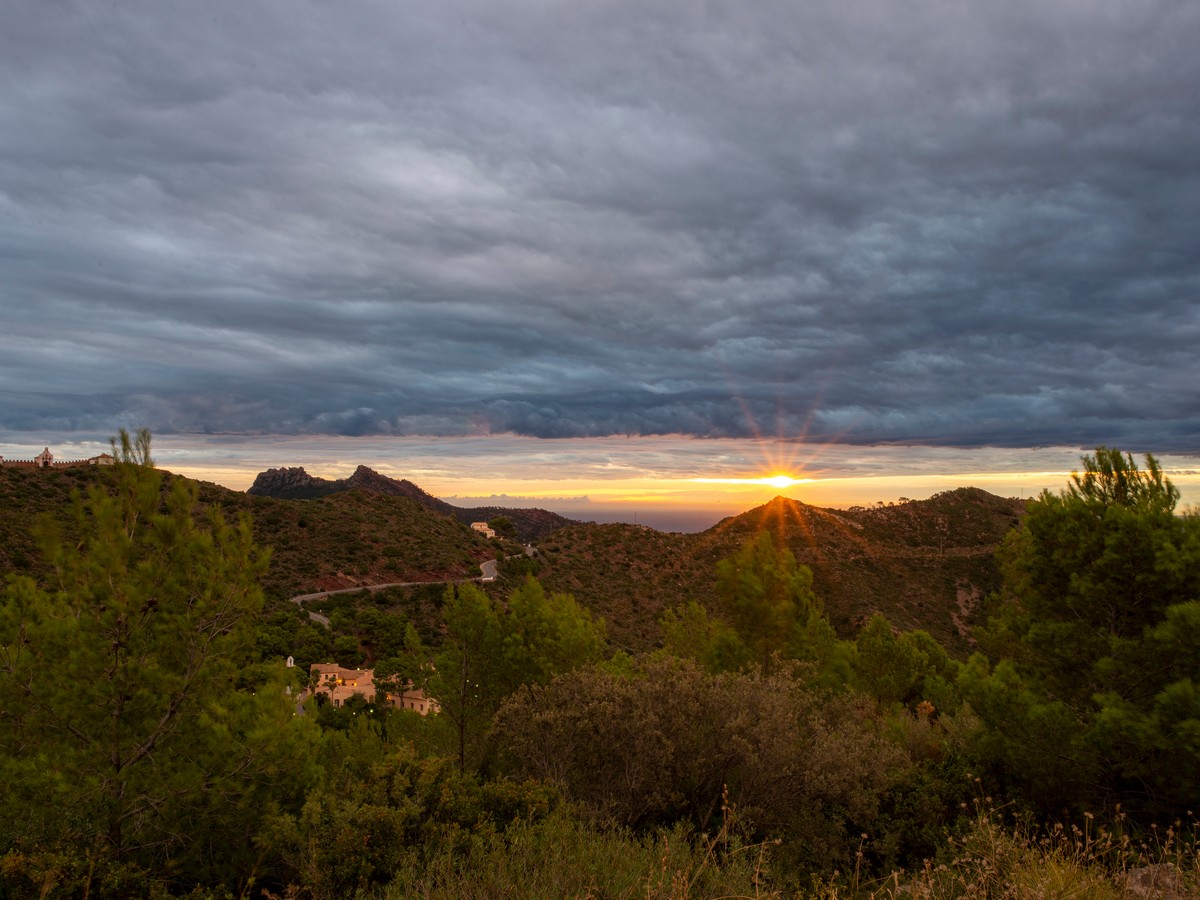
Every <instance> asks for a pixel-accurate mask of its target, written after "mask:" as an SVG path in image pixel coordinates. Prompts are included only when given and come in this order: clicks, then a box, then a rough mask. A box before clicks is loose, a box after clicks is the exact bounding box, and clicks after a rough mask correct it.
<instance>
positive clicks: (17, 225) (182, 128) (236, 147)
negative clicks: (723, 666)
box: [0, 0, 1200, 486]
mask: <svg viewBox="0 0 1200 900" xmlns="http://www.w3.org/2000/svg"><path fill="white" fill-rule="evenodd" d="M1198 46H1200V4H1197V3H1195V2H1190V0H1179V2H1169V0H1146V2H1142V3H1128V2H1124V0H1121V2H1115V0H1011V2H1005V3H993V2H983V0H978V2H975V0H968V2H949V0H909V2H905V3H902V4H901V3H895V2H886V0H805V2H796V0H756V2H752V3H715V2H705V0H655V2H653V3H646V2H644V0H439V2H437V3H413V2H407V0H362V2H360V0H348V2H344V3H329V2H327V0H320V2H315V0H314V2H308V0H286V2H283V0H278V2H275V0H256V2H253V3H246V2H244V0H236V2H234V0H206V2H204V3H178V2H162V0H153V2H151V0H146V2H140V0H123V2H121V3H119V4H108V5H98V4H95V3H74V2H64V0H45V2H40V3H19V4H14V5H12V8H9V9H8V10H7V11H6V14H5V23H4V27H3V28H2V29H0V439H2V440H0V443H3V444H4V446H9V447H16V448H20V447H24V446H26V445H27V446H29V447H33V449H34V451H36V450H37V449H40V447H41V445H42V444H45V443H46V442H47V441H49V440H52V439H58V440H67V439H70V437H71V436H76V437H78V438H79V439H80V440H90V439H93V438H95V437H103V436H105V435H108V434H111V433H112V432H113V431H114V429H116V428H117V427H121V426H126V427H131V428H133V427H138V426H141V425H147V426H149V427H150V428H151V429H152V430H154V432H155V433H156V435H158V436H160V437H162V438H170V440H171V441H173V442H174V444H173V446H178V447H180V448H184V447H186V446H195V447H207V448H214V447H218V446H220V444H219V442H213V441H208V440H206V439H202V437H203V436H204V435H206V434H212V435H234V436H266V435H281V436H289V437H290V438H291V441H290V442H287V444H286V446H287V447H289V448H292V449H293V450H296V452H297V453H298V454H299V455H303V448H304V447H305V446H308V447H327V446H328V444H327V443H324V442H325V440H326V438H333V437H337V436H342V437H346V438H354V439H356V440H361V439H371V440H377V439H382V438H386V437H393V438H397V439H401V438H409V437H412V436H437V437H441V438H445V439H451V438H454V439H458V441H453V440H447V441H446V442H445V444H444V446H445V447H450V448H452V447H462V446H466V445H464V444H462V443H461V441H462V440H467V441H471V440H475V439H477V438H480V437H483V436H488V435H491V436H504V438H505V441H508V443H504V444H503V447H505V448H508V449H507V450H505V452H514V453H517V454H518V455H522V454H524V455H525V456H528V455H529V454H530V453H531V452H532V451H530V450H529V449H528V448H529V447H531V446H540V445H539V444H538V441H539V440H540V439H547V438H553V439H568V438H570V439H588V441H581V442H580V443H579V444H578V446H579V447H591V448H599V449H596V450H595V453H596V454H597V455H596V456H595V457H594V458H593V464H596V465H603V460H605V459H609V460H611V458H612V454H613V452H615V451H614V447H615V445H614V443H613V436H623V437H622V440H623V441H624V443H623V444H622V445H621V446H622V447H624V448H625V450H626V451H628V450H629V449H630V448H636V447H637V446H638V441H637V440H635V438H639V437H640V438H644V439H646V438H654V437H655V436H683V437H682V438H681V440H682V439H683V438H689V439H695V438H704V439H709V440H713V441H717V442H718V443H719V442H720V441H727V440H746V439H751V440H752V439H755V438H758V437H763V436H766V437H771V438H783V439H785V440H787V441H795V440H799V439H803V441H805V442H806V443H807V444H808V445H811V446H824V447H839V448H841V447H851V448H854V447H857V448H862V449H863V452H866V451H867V450H868V449H869V448H873V447H879V446H881V445H886V446H890V447H897V446H899V447H903V448H911V452H912V453H913V454H916V455H917V456H920V457H921V458H923V459H926V458H928V459H938V458H940V457H938V455H937V453H938V452H941V451H942V450H948V451H958V450H976V451H978V453H980V454H982V455H981V456H980V457H979V459H980V460H983V459H985V458H986V459H992V458H993V457H988V456H987V454H988V453H992V454H994V453H1000V452H1002V451H1003V452H1006V453H1014V452H1021V451H1032V450H1033V449H1035V448H1047V447H1057V448H1064V447H1065V448H1072V452H1074V449H1077V448H1079V447H1089V446H1095V445H1097V444H1101V443H1104V444H1109V445H1117V446H1121V447H1123V448H1126V449H1129V450H1133V451H1146V450H1149V451H1155V452H1158V453H1167V454H1170V453H1175V454H1180V455H1181V456H1182V457H1185V458H1191V457H1193V456H1195V455H1196V454H1197V453H1200V362H1198V361H1197V360H1198V359H1200V356H1198V354H1197V352H1196V351H1197V346H1198V339H1200V90H1198V88H1197V86H1198V85H1200V53H1197V51H1196V48H1197V47H1198ZM64 436H65V437H64ZM188 436H194V440H193V442H192V444H191V445H188V444H187V437H188ZM510 437H511V438H512V440H511V441H509V438H510ZM306 439H307V440H309V441H310V443H309V444H304V443H303V441H304V440H306ZM718 443H714V444H708V445H705V446H710V447H714V448H716V447H718ZM550 444H552V445H553V446H556V447H559V448H561V447H562V442H561V441H558V442H550ZM34 445H37V446H34ZM510 445H511V446H518V447H519V448H524V449H518V450H515V451H514V450H512V449H511V446H510ZM273 446H274V447H275V448H276V449H279V448H281V447H283V446H284V445H283V444H274V445H273ZM346 446H354V445H353V444H350V445H346ZM372 446H374V445H372ZM396 446H397V447H404V446H406V445H404V444H403V443H399V444H397V445H396ZM661 446H663V445H662V442H661V441H656V442H655V443H654V448H656V451H655V452H657V448H659V447H661ZM688 446H695V445H694V443H691V444H688ZM724 446H725V445H724V444H720V447H724ZM500 447H501V444H495V445H493V450H492V451H488V452H499V450H498V449H497V448H500ZM606 448H607V449H606ZM929 448H941V450H936V452H935V451H931V450H929ZM0 452H4V450H3V447H0ZM181 452H182V450H181ZM314 452H315V451H314ZM446 452H447V453H449V454H450V455H453V451H446ZM556 452H562V451H561V450H559V451H556ZM839 452H841V451H839ZM931 453H932V456H931V455H930V454H931ZM606 454H607V455H606ZM922 454H924V455H922ZM318 455H319V454H318ZM713 455H714V456H716V455H720V452H718V451H714V453H713ZM322 458H325V457H322ZM839 458H840V457H839ZM847 458H848V457H847ZM897 458H899V457H897ZM1005 458H1006V459H1007V458H1008V457H1005ZM1029 459H1033V457H1029ZM1056 459H1057V457H1056ZM279 461H280V462H284V461H292V460H290V459H289V460H283V459H280V460H279ZM361 461H365V462H368V463H369V462H371V460H361ZM597 461H599V462H597ZM1003 465H1008V463H1002V464H1001V467H1003ZM964 466H965V469H966V470H967V471H969V470H970V469H971V468H972V464H971V463H969V462H968V463H964ZM1027 467H1028V466H1027ZM697 471H698V470H697ZM242 486H244V485H242Z"/></svg>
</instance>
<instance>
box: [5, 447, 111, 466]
mask: <svg viewBox="0 0 1200 900" xmlns="http://www.w3.org/2000/svg"><path fill="white" fill-rule="evenodd" d="M112 464H113V458H112V454H110V453H101V454H100V455H99V456H89V457H88V458H87V459H69V460H63V461H60V462H56V461H55V459H54V454H53V453H51V452H50V448H49V447H47V448H45V449H44V450H43V451H42V452H41V453H39V454H38V455H37V456H35V457H34V458H33V459H5V458H4V457H3V456H0V466H5V467H7V468H11V469H67V468H71V467H72V466H111V465H112Z"/></svg>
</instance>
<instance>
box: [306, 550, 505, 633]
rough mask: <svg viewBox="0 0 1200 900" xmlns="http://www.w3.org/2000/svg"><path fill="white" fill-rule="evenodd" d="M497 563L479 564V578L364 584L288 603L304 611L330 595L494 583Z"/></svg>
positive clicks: (319, 619) (314, 615) (323, 621)
mask: <svg viewBox="0 0 1200 900" xmlns="http://www.w3.org/2000/svg"><path fill="white" fill-rule="evenodd" d="M497 567H498V563H497V562H496V560H494V559H489V560H485V561H484V562H481V563H480V564H479V571H481V572H482V573H483V575H482V576H480V577H479V578H452V579H450V580H449V581H389V582H388V583H387V584H364V585H362V586H361V587H348V588H338V589H337V590H335V591H316V592H315V593H312V594H297V595H296V596H295V597H292V598H291V599H290V600H289V601H288V602H289V603H295V604H296V605H297V606H299V607H300V608H301V609H304V604H305V603H306V602H308V601H309V600H320V599H321V598H323V597H329V596H331V595H332V594H353V593H356V592H358V591H371V592H372V593H374V592H375V591H382V590H383V589H384V588H393V587H419V586H421V585H423V584H466V583H467V582H470V581H495V580H496V570H497ZM308 617H309V618H310V619H312V620H313V621H314V622H316V623H317V624H318V625H322V626H324V627H325V628H328V627H329V619H328V618H326V617H325V616H323V615H321V614H320V613H318V612H313V611H312V610H311V609H310V610H309V611H308Z"/></svg>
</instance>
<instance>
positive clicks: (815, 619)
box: [717, 532, 837, 670]
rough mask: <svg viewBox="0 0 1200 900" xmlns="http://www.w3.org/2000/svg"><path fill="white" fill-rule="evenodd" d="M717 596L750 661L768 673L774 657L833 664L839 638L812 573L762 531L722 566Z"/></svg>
mask: <svg viewBox="0 0 1200 900" xmlns="http://www.w3.org/2000/svg"><path fill="white" fill-rule="evenodd" d="M717 597H718V600H719V602H720V608H721V611H722V612H723V613H724V614H725V617H726V618H727V619H728V621H729V623H730V625H732V626H733V629H734V631H736V632H737V635H738V637H739V638H740V639H741V640H742V642H743V643H744V644H745V646H746V649H747V650H748V652H749V655H750V658H751V659H753V660H754V661H755V662H756V663H758V664H760V665H761V666H762V667H763V668H764V670H769V669H770V668H771V665H772V659H773V658H774V657H786V658H792V659H803V660H809V661H813V662H817V663H819V664H821V665H823V666H824V665H828V664H831V663H832V662H833V660H834V656H835V655H836V649H837V647H836V645H837V638H836V636H835V635H834V632H833V628H832V627H831V626H830V624H829V621H828V620H827V619H826V618H825V615H824V610H823V608H822V606H821V602H820V600H818V599H817V595H816V594H815V593H814V592H813V588H812V570H811V569H809V568H808V566H802V565H799V564H798V563H797V562H796V557H794V556H793V555H792V552H791V551H790V550H788V549H787V548H786V547H785V548H782V549H776V547H775V543H774V541H773V540H772V539H771V535H770V534H769V533H767V532H763V533H762V534H760V535H758V537H757V538H754V539H752V540H749V541H747V542H746V543H745V544H743V545H742V547H741V548H740V549H739V550H738V551H737V552H736V553H734V554H733V555H732V556H730V557H728V558H726V559H723V560H721V561H720V562H719V563H717Z"/></svg>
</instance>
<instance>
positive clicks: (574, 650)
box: [429, 576, 604, 769]
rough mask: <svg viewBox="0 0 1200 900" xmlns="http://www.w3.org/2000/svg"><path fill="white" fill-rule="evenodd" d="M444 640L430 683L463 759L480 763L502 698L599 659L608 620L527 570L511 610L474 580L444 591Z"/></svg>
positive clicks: (464, 764) (511, 600)
mask: <svg viewBox="0 0 1200 900" xmlns="http://www.w3.org/2000/svg"><path fill="white" fill-rule="evenodd" d="M445 619H446V640H445V643H444V644H443V646H442V651H441V652H440V653H439V654H437V656H436V657H435V659H434V674H433V675H432V676H431V678H430V680H429V689H430V692H431V693H432V695H433V696H434V697H435V698H437V700H438V703H439V704H440V705H441V708H442V712H443V713H444V714H445V715H447V716H448V717H449V718H450V719H451V720H452V721H453V722H454V725H455V730H456V732H457V740H458V761H459V765H460V766H461V767H462V768H464V769H465V768H466V767H467V764H468V761H469V760H468V757H472V759H471V761H472V762H478V761H479V758H480V751H481V746H482V739H483V737H484V736H485V735H486V733H487V731H488V729H489V727H490V725H491V718H492V715H493V714H494V713H495V711H496V710H497V709H498V708H499V706H500V702H501V701H502V700H503V699H504V698H505V697H507V696H508V695H509V694H511V693H513V692H514V691H516V690H517V689H518V688H520V687H521V686H522V685H524V684H543V683H545V682H547V681H549V680H550V678H551V677H552V676H553V675H555V674H557V673H559V672H565V671H568V670H570V669H572V668H575V667H577V666H581V665H586V664H588V663H590V662H594V661H596V660H599V659H600V657H601V655H602V653H603V649H604V631H603V622H599V623H598V622H596V620H594V619H593V618H592V616H591V614H590V613H589V612H588V611H587V610H585V609H583V608H581V607H580V606H579V604H578V603H576V601H575V598H574V597H572V596H571V595H570V594H552V595H550V596H549V597H547V596H546V593H545V591H544V590H543V589H542V586H541V585H540V584H539V583H538V581H537V580H536V579H535V578H533V577H532V576H529V577H527V578H526V579H525V582H524V584H523V585H522V586H521V587H519V588H517V589H516V590H515V591H514V592H513V593H512V594H511V595H510V597H509V602H508V608H507V609H505V608H503V607H501V606H500V605H498V604H497V603H496V602H495V601H494V600H492V599H491V598H490V597H489V596H488V595H487V594H485V593H484V592H483V591H481V590H480V589H479V588H478V587H476V586H475V585H473V584H463V585H459V586H458V587H457V588H455V587H454V586H450V587H448V588H447V589H446V603H445Z"/></svg>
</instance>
